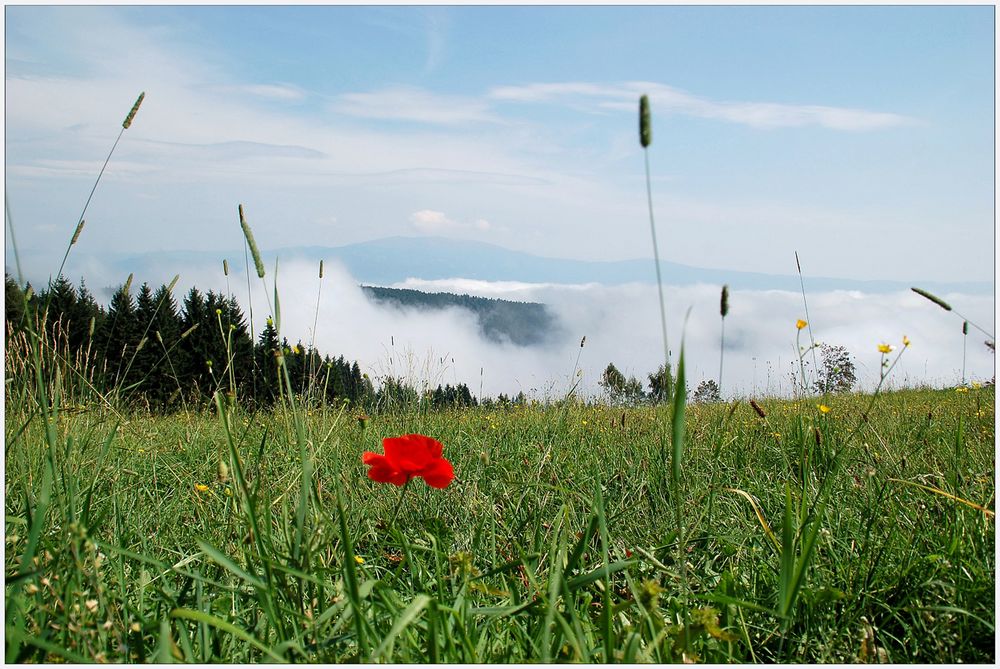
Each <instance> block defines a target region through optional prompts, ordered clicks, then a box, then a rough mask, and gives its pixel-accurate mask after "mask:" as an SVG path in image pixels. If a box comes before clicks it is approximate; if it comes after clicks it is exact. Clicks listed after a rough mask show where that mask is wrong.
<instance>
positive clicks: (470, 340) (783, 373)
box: [88, 260, 994, 398]
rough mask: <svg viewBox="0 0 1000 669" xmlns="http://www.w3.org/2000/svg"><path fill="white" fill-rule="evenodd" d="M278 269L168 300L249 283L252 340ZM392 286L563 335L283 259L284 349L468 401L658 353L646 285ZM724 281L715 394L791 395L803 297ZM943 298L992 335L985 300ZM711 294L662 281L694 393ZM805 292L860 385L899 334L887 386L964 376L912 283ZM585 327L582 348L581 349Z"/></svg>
mask: <svg viewBox="0 0 1000 669" xmlns="http://www.w3.org/2000/svg"><path fill="white" fill-rule="evenodd" d="M147 270H148V271H149V276H136V285H137V284H139V283H141V282H142V281H149V282H150V283H151V284H154V285H158V284H159V283H160V282H161V281H162V282H164V283H166V282H169V280H170V278H171V277H172V276H173V274H172V272H171V273H169V275H168V273H167V272H158V271H157V270H156V269H155V268H147ZM251 273H252V270H251ZM274 277H275V272H274V268H273V267H269V268H268V273H267V277H266V279H265V280H266V283H267V289H266V293H265V288H264V285H263V284H262V282H261V280H260V279H258V278H257V277H256V275H255V274H253V273H252V280H251V281H250V289H249V291H248V286H247V278H246V274H245V273H243V270H242V268H241V269H237V268H231V269H230V276H229V277H225V276H224V275H223V272H222V267H221V263H220V266H219V267H218V268H217V269H215V270H206V269H205V268H204V267H200V268H191V269H182V271H181V279H180V281H179V283H178V287H177V289H176V290H175V296H176V297H177V299H178V302H180V301H182V299H183V296H184V294H185V293H186V291H187V290H188V289H189V288H190V287H191V286H192V285H194V286H197V287H198V289H199V290H202V291H207V290H209V289H213V290H216V291H219V292H223V293H228V294H233V295H235V296H236V297H237V299H239V300H240V303H241V304H242V305H244V311H245V312H246V313H247V317H248V319H249V318H250V309H248V308H247V306H246V305H248V304H249V302H248V300H247V295H248V292H249V293H251V294H252V318H253V322H252V326H253V331H254V333H255V336H256V335H257V334H259V332H260V330H261V329H262V327H263V324H264V319H265V317H266V316H267V315H268V314H270V313H271V312H272V310H273V304H274V283H273V282H274ZM122 280H123V279H122V278H115V280H114V281H110V280H107V279H106V278H99V277H97V276H95V277H94V278H93V279H91V278H90V275H89V274H88V285H90V286H91V290H93V291H94V292H95V293H97V294H98V299H100V300H102V301H104V302H105V304H106V303H107V298H108V297H109V295H104V294H102V292H103V291H102V290H101V289H100V288H96V286H105V285H111V284H112V283H120V282H121V281H122ZM393 287H397V288H411V289H416V290H422V291H427V292H452V293H458V294H462V293H466V294H469V295H476V296H481V297H490V298H501V299H506V300H516V301H532V302H542V303H544V304H546V305H548V306H549V307H550V308H551V309H552V310H553V312H554V313H555V314H556V315H557V316H558V318H559V320H560V321H561V323H562V326H563V328H564V333H563V334H562V336H559V337H553V338H550V340H549V342H548V343H547V344H546V345H544V346H533V347H522V346H516V345H514V344H509V343H507V344H498V343H495V342H490V341H487V340H485V339H484V338H483V337H482V336H481V335H480V332H479V328H478V325H477V323H476V320H475V317H474V316H473V315H472V314H471V313H470V312H468V311H465V310H462V309H458V308H454V309H447V310H442V311H418V310H415V309H400V308H394V307H392V306H387V305H377V304H374V303H372V302H370V301H369V300H368V299H367V298H366V297H365V295H364V294H363V293H362V291H361V290H360V288H359V287H358V283H357V281H356V280H355V279H354V278H353V277H351V276H350V275H349V274H348V273H347V271H346V270H344V269H343V268H342V267H341V266H338V265H336V264H334V263H327V264H326V265H325V271H324V278H323V279H322V280H320V278H319V276H318V267H317V265H315V264H314V263H306V262H301V261H296V260H290V261H283V262H281V264H280V265H279V267H278V270H277V289H278V290H277V292H278V299H279V300H280V312H281V321H280V329H281V335H282V336H284V337H287V338H288V340H289V342H290V343H293V344H294V343H296V342H297V341H301V342H302V343H304V344H307V345H308V344H311V343H312V344H314V345H315V346H316V347H317V348H318V349H319V350H320V352H321V353H323V354H330V355H334V356H337V355H343V356H345V357H346V358H347V359H349V360H357V361H358V362H359V364H360V365H361V367H362V370H363V371H365V372H366V373H368V374H369V375H370V376H371V377H372V378H373V379H374V380H375V381H376V383H377V382H378V381H379V380H380V379H381V378H384V377H385V376H387V375H391V376H396V377H403V378H406V379H407V380H409V381H410V382H411V383H413V384H414V385H416V386H417V387H422V386H424V385H428V386H430V387H436V386H437V385H438V384H439V383H440V384H446V383H451V384H456V383H463V382H464V383H466V384H468V386H469V388H470V389H471V390H472V392H473V393H474V394H475V395H477V396H481V395H490V396H495V395H497V394H498V393H506V394H508V395H513V394H516V393H518V392H521V391H523V392H524V393H525V394H527V395H529V396H534V397H538V398H558V397H561V396H563V395H565V394H566V393H567V392H568V391H569V389H570V388H571V387H572V386H573V383H574V379H577V378H578V379H579V381H580V383H579V387H578V392H579V393H582V394H583V395H586V396H595V395H598V394H599V393H600V391H601V389H600V387H599V386H598V381H599V379H600V375H601V372H602V371H603V370H604V368H605V367H606V366H607V364H608V363H609V362H613V363H614V364H615V365H616V366H617V367H618V368H619V369H620V370H621V371H622V372H623V373H624V374H625V375H626V376H636V377H637V378H639V379H640V380H642V381H643V384H644V385H646V383H647V378H646V377H647V375H648V374H649V373H650V372H652V371H653V370H655V369H656V368H657V367H658V365H659V364H661V362H662V358H663V348H662V340H661V335H660V317H659V306H658V299H657V290H656V286H654V285H646V284H631V285H624V286H604V285H599V284H587V285H557V284H526V283H517V282H484V281H472V280H466V279H447V280H437V281H426V280H421V279H416V278H414V279H409V280H407V281H405V282H402V283H399V284H395V285H394V286H393ZM730 288H731V290H730V299H729V303H730V310H729V314H728V316H727V318H726V323H725V348H726V350H725V361H724V368H723V377H722V392H723V396H725V397H732V396H746V395H755V396H756V395H788V394H790V393H791V392H792V391H793V383H792V381H791V376H792V375H793V374H798V370H799V367H798V353H797V349H796V334H797V330H796V328H795V322H796V320H797V319H799V318H803V319H804V318H805V311H804V308H803V303H802V295H801V294H799V293H792V292H784V291H744V290H740V289H739V287H738V286H731V287H730ZM807 288H808V287H807ZM941 297H942V298H944V299H945V300H947V301H949V302H950V303H951V304H952V305H953V306H954V307H955V308H956V309H958V310H959V311H961V312H962V313H963V314H965V315H966V316H967V317H969V318H971V319H972V320H973V321H975V322H977V323H978V324H980V325H981V326H982V327H984V328H986V329H987V330H990V331H992V329H993V318H994V304H993V298H992V296H971V295H960V294H947V295H941ZM719 298H720V287H719V286H710V285H694V286H680V287H672V286H671V287H667V288H666V289H665V302H666V306H667V327H668V337H669V341H670V347H671V350H672V358H673V360H674V361H675V363H676V360H677V356H678V354H679V352H680V346H681V341H682V338H683V342H684V352H685V359H686V364H687V377H688V383H689V385H690V388H691V389H692V390H694V389H695V388H696V387H697V386H698V384H699V383H700V382H701V381H702V380H705V379H716V380H718V376H719V346H720V315H719ZM807 299H808V306H809V315H810V319H809V320H810V321H811V325H812V332H813V335H814V336H815V339H816V341H818V342H825V343H829V344H833V345H839V346H844V347H846V348H847V349H848V350H849V351H850V352H851V354H852V356H853V359H854V362H855V365H856V369H857V377H858V386H859V387H860V388H864V389H871V388H874V387H875V385H876V384H877V383H878V380H879V373H880V359H881V356H880V353H879V352H878V350H877V346H878V345H879V344H880V343H883V342H884V343H888V344H892V345H894V346H896V347H897V350H898V349H899V348H901V347H902V337H903V335H906V336H908V337H909V339H910V340H911V342H912V345H911V346H910V347H909V348H908V349H907V350H906V352H905V353H904V354H903V356H902V359H901V360H900V362H899V364H898V365H897V367H896V368H895V369H894V370H893V372H892V375H891V377H890V378H889V380H888V382H887V385H888V387H897V388H898V387H901V386H915V385H931V386H936V387H941V386H951V385H956V384H958V383H959V382H960V381H961V376H962V347H963V336H962V321H961V319H960V318H958V317H957V316H956V315H955V314H954V313H947V312H945V311H943V310H942V309H941V308H939V307H937V306H935V305H934V304H932V303H931V302H929V301H927V300H926V299H924V298H922V297H920V296H918V295H916V294H914V293H912V292H911V291H905V292H899V293H887V294H864V293H860V292H854V291H833V292H824V293H807ZM317 307H318V310H317ZM689 308H690V316H689V317H688V319H687V322H686V325H685V320H684V318H685V314H686V313H687V312H688V309H689ZM314 326H315V327H314ZM969 332H970V334H969V336H968V338H967V342H966V343H967V351H966V379H967V380H978V381H984V380H989V379H990V378H991V377H992V376H993V374H994V371H993V370H994V358H993V355H992V354H991V352H990V351H989V350H988V349H987V347H986V346H985V345H984V344H983V341H984V339H986V337H985V335H983V334H982V333H980V332H979V331H978V330H976V329H975V328H971V327H970V331H969ZM584 336H586V344H585V345H584V346H583V348H582V349H581V347H580V341H581V339H582V338H583V337H584ZM799 343H800V344H801V345H803V346H808V343H809V336H808V330H803V331H802V333H801V340H800V342H799ZM893 356H895V353H893ZM578 359H579V365H578V367H577V360H578ZM805 360H806V361H808V362H810V363H811V361H812V354H811V353H807V355H806V357H805ZM810 367H811V365H810Z"/></svg>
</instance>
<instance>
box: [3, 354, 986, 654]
mask: <svg viewBox="0 0 1000 669" xmlns="http://www.w3.org/2000/svg"><path fill="white" fill-rule="evenodd" d="M8 368H9V369H10V368H11V367H8ZM28 383H30V382H29V381H26V380H24V379H14V381H12V382H11V383H9V384H8V404H7V407H6V408H7V418H6V426H5V430H6V435H5V436H6V440H5V442H6V448H5V452H6V478H5V541H6V554H5V569H6V575H7V581H6V644H5V652H6V659H7V660H8V661H57V660H68V661H93V660H107V661H130V662H131V661H147V662H149V661H170V660H178V661H186V662H255V661H267V660H281V661H289V662H298V661H309V662H335V661H336V662H340V661H394V662H532V661H583V662H605V661H626V662H645V661H651V662H676V661H680V660H682V659H683V658H685V657H686V658H688V659H693V658H697V659H698V660H701V661H707V662H853V661H857V660H870V661H877V660H878V659H880V658H881V659H888V660H889V661H893V662H993V661H994V660H995V642H994V639H995V636H994V634H995V630H994V626H995V613H994V611H995V599H994V589H995V577H994V571H995V555H994V542H995V524H994V520H993V517H992V515H991V514H987V513H984V512H983V511H982V510H978V509H976V508H974V507H973V506H970V505H969V504H966V503H964V502H968V503H971V504H975V505H980V506H985V507H987V508H989V509H992V508H993V504H994V502H993V497H994V472H995V460H994V439H995V435H994V391H993V388H992V387H988V388H979V389H973V390H971V391H969V392H964V393H956V392H955V391H954V390H938V391H931V390H926V391H903V392H896V393H890V394H884V395H881V396H879V397H878V398H877V400H876V402H875V403H874V407H873V408H871V409H870V410H868V407H869V405H870V404H871V397H870V396H864V395H848V396H832V397H831V398H830V399H827V400H824V401H825V402H826V403H827V404H829V405H830V406H831V407H832V411H831V412H830V413H829V414H825V415H822V414H820V412H819V411H817V409H816V406H815V401H804V400H803V401H798V402H795V401H763V402H761V404H762V406H763V408H764V410H765V412H766V413H767V418H766V419H761V418H760V417H759V416H758V415H757V414H756V413H755V412H754V411H753V410H752V409H751V408H750V406H749V405H748V404H746V403H745V402H742V403H739V404H738V405H735V406H734V405H729V404H717V405H690V406H688V407H687V410H686V432H685V435H684V455H683V463H682V466H681V468H680V471H679V472H677V473H678V475H679V477H680V481H679V484H680V485H676V483H678V482H675V481H674V480H673V476H674V472H673V470H672V460H671V458H672V451H671V447H670V444H671V443H672V435H671V433H670V432H671V430H670V425H671V420H670V419H671V412H672V411H673V408H671V407H659V408H653V407H648V408H636V409H620V408H619V409H612V408H609V407H601V406H584V405H580V404H572V403H569V404H564V405H561V406H552V407H544V406H534V407H521V408H514V409H510V410H507V411H483V410H467V411H461V412H443V413H422V412H419V411H414V412H411V413H398V414H390V415H376V416H373V417H372V418H371V419H370V420H368V421H367V427H366V428H362V426H361V425H360V424H359V422H358V421H356V420H354V418H353V416H351V415H348V414H341V413H338V412H336V411H334V410H321V409H320V410H314V411H313V412H311V413H306V412H305V411H303V410H300V411H299V413H298V414H292V413H291V412H284V413H282V412H278V413H268V414H256V415H249V414H247V413H245V412H244V411H242V410H241V409H240V408H239V407H227V406H225V405H224V404H223V405H220V407H219V409H217V410H216V411H213V412H206V413H203V414H197V415H184V414H178V415H173V416H156V415H148V414H141V413H124V414H123V417H124V421H122V420H121V419H120V418H119V417H118V416H117V415H115V414H114V413H103V412H102V411H101V410H100V409H99V407H98V406H96V405H95V406H93V407H92V408H91V409H89V410H87V411H82V412H75V413H72V414H68V413H59V414H58V417H57V418H56V419H55V421H54V423H53V425H52V434H51V441H48V440H47V437H46V434H45V431H46V430H45V423H44V421H43V420H42V419H41V417H40V416H39V415H38V414H37V413H35V415H34V416H33V417H32V416H31V415H30V414H29V412H28V408H27V407H29V406H30V402H29V401H27V397H28V396H29V395H30V392H28V391H25V392H21V393H19V392H18V391H17V388H18V387H21V384H25V386H26V385H27V384H28ZM220 410H221V413H220ZM866 410H868V413H867V420H863V419H862V413H863V412H865V411H866ZM223 417H224V418H225V420H223ZM227 426H228V427H227ZM22 427H23V429H22ZM409 432H420V433H423V434H427V435H430V436H433V437H435V438H436V439H438V440H440V441H441V442H442V443H443V444H444V445H445V452H444V455H445V457H447V458H448V459H450V460H451V461H452V462H453V463H454V466H455V470H456V474H457V478H456V480H455V482H453V483H452V485H451V486H450V487H448V488H447V489H445V490H433V489H431V488H429V487H428V486H426V485H425V484H424V483H423V481H420V480H417V481H415V482H414V483H413V485H411V486H409V488H408V490H407V492H406V495H405V496H404V497H403V498H402V501H400V494H399V492H400V491H399V489H398V488H396V487H393V486H390V485H385V484H377V483H374V482H372V481H370V480H368V479H367V477H366V468H365V467H364V466H363V465H362V463H361V454H362V452H364V451H365V450H374V451H380V450H381V443H380V440H381V438H383V437H388V436H397V435H400V434H404V433H409ZM220 462H224V463H225V464H226V466H227V469H228V472H227V476H226V479H225V480H221V479H220V468H219V463H220ZM198 484H201V485H203V486H207V489H206V490H198V489H196V488H195V486H196V485H198ZM914 484H917V485H914ZM918 485H919V486H924V487H918ZM935 490H936V491H940V492H935ZM675 491H681V493H680V497H681V498H680V499H678V498H677V493H676V492H675ZM734 491H740V492H734ZM744 493H745V494H744ZM942 493H947V494H948V495H952V496H954V497H957V498H960V500H962V501H959V500H956V499H953V498H952V497H948V496H945V495H944V494H942ZM747 495H748V496H749V497H747ZM750 500H753V504H751V501H750ZM675 505H676V508H679V509H680V514H681V517H682V519H683V522H682V523H681V527H683V532H684V536H682V537H678V536H677V527H678V524H677V522H676V517H675ZM397 508H398V509H399V516H398V518H397V520H396V522H395V523H394V524H393V525H392V526H391V527H390V526H389V521H390V520H391V519H392V518H393V516H394V514H395V513H396V511H397ZM757 511H759V513H760V516H759V517H758V515H757ZM765 523H766V526H767V530H765ZM679 549H681V550H679ZM679 554H683V555H684V565H683V567H685V568H684V569H682V564H681V563H680V561H679V560H678V556H679ZM684 572H686V581H687V586H686V587H685V586H684V583H683V579H682V575H683V574H684ZM682 625H683V627H682ZM866 630H867V633H868V637H867V639H868V640H867V641H865V642H863V641H862V639H863V636H864V635H865V634H866ZM872 639H873V641H872Z"/></svg>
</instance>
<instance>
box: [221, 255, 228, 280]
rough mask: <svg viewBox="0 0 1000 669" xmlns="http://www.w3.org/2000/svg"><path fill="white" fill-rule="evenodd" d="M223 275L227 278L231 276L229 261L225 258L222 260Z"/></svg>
mask: <svg viewBox="0 0 1000 669" xmlns="http://www.w3.org/2000/svg"><path fill="white" fill-rule="evenodd" d="M222 273H223V274H224V275H225V276H229V261H228V260H226V259H225V258H223V259H222Z"/></svg>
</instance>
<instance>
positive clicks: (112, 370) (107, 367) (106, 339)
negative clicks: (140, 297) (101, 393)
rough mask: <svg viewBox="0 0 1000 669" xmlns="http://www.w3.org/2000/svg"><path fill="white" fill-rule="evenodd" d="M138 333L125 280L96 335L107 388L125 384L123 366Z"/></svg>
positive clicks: (135, 342)
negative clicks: (99, 331) (98, 333)
mask: <svg viewBox="0 0 1000 669" xmlns="http://www.w3.org/2000/svg"><path fill="white" fill-rule="evenodd" d="M139 334H140V332H139V328H138V322H137V320H136V314H135V303H134V302H133V301H132V295H131V293H130V292H129V283H128V282H126V283H124V284H122V285H121V286H119V287H118V290H116V291H115V293H114V295H112V296H111V304H110V305H108V315H107V318H105V319H104V323H103V324H102V328H101V333H100V336H99V337H98V350H99V351H100V355H101V356H102V357H103V358H104V361H103V365H102V367H103V374H104V379H105V384H106V387H107V388H108V389H111V388H121V387H122V386H123V384H124V383H125V381H126V379H125V378H124V374H125V367H126V365H127V364H128V361H129V359H130V358H131V355H132V353H133V352H134V351H135V349H136V346H137V345H138V344H139Z"/></svg>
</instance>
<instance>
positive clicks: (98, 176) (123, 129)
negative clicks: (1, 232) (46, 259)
mask: <svg viewBox="0 0 1000 669" xmlns="http://www.w3.org/2000/svg"><path fill="white" fill-rule="evenodd" d="M124 134H125V128H124V127H123V128H122V129H121V130H119V131H118V136H117V137H116V138H115V143H114V144H112V145H111V150H110V151H108V157H107V158H105V159H104V164H103V165H101V171H100V172H99V173H98V174H97V180H96V181H94V187H93V188H91V189H90V195H88V196H87V201H86V202H85V203H84V204H83V211H81V212H80V217H79V218H78V219H77V222H76V225H77V228H79V226H80V224H81V223H82V222H83V217H84V216H85V215H86V214H87V207H89V206H90V201H91V199H93V197H94V192H95V191H97V184H99V183H101V177H102V176H104V170H106V169H107V168H108V163H109V162H110V161H111V155H112V154H113V153H114V152H115V149H116V148H117V147H118V142H120V141H121V138H122V135H124ZM75 241H76V235H74V236H73V241H71V242H70V243H69V244H68V245H67V246H66V253H64V254H63V259H62V262H61V263H59V271H58V272H56V278H57V279H58V278H59V277H60V276H62V272H63V268H64V267H65V266H66V259H67V258H69V252H70V249H72V248H73V242H75ZM51 288H52V277H49V289H50V292H51Z"/></svg>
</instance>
